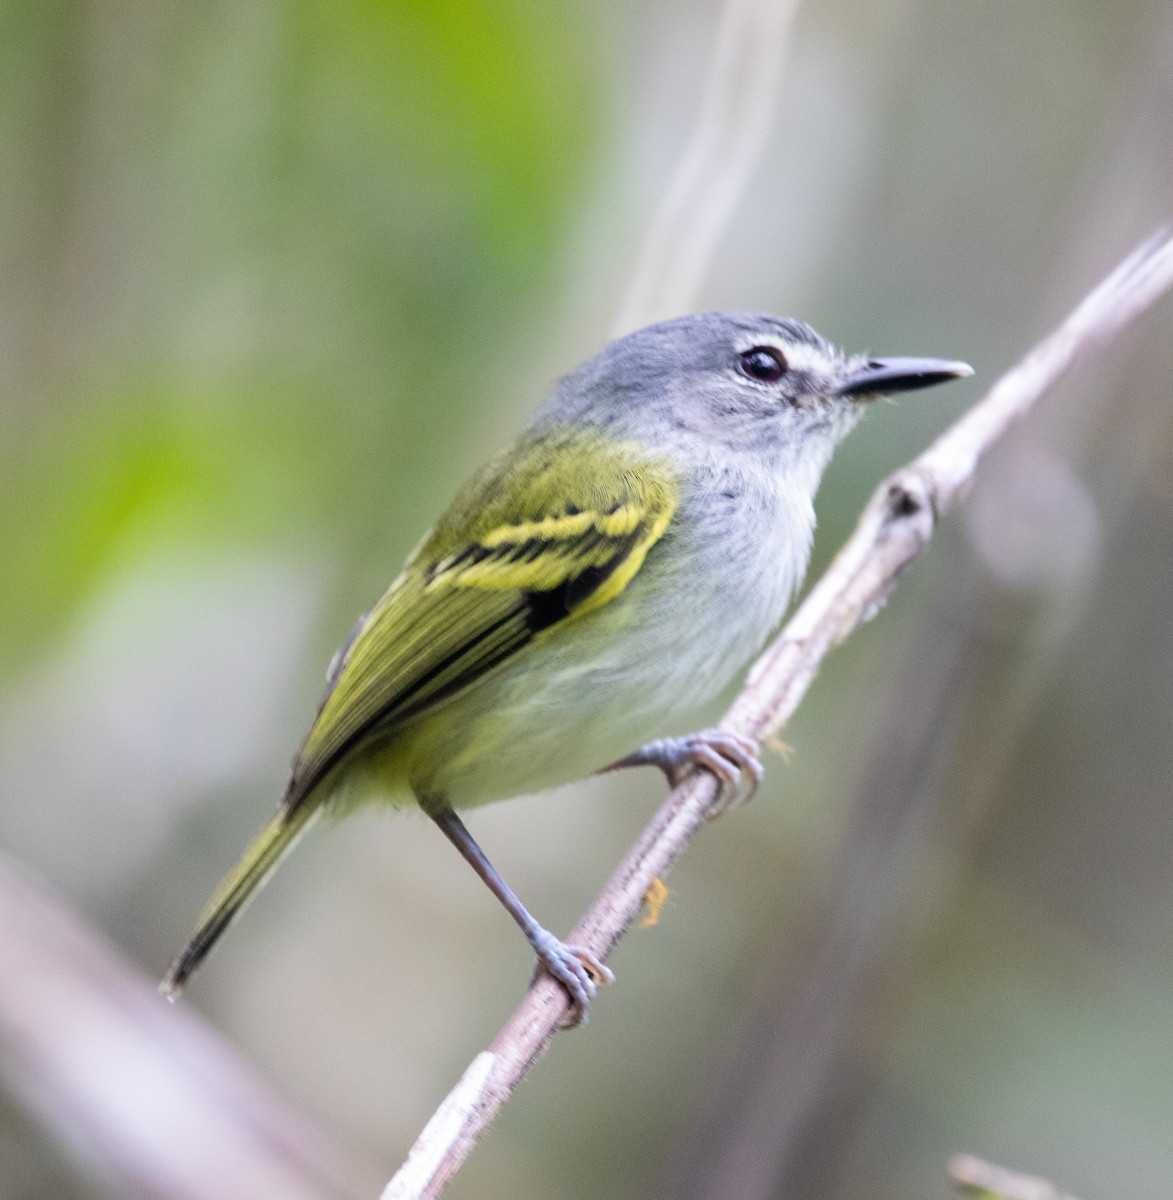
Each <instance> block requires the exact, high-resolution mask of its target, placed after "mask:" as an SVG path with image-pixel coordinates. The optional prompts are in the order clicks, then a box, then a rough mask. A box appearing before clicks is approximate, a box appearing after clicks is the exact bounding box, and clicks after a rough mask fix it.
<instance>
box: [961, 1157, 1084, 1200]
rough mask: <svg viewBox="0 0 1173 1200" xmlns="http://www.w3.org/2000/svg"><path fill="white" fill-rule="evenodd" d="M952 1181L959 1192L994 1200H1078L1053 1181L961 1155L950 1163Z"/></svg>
mask: <svg viewBox="0 0 1173 1200" xmlns="http://www.w3.org/2000/svg"><path fill="white" fill-rule="evenodd" d="M949 1178H950V1179H952V1180H953V1182H954V1184H956V1186H957V1190H958V1191H960V1192H964V1193H966V1194H967V1195H973V1194H975V1193H976V1194H977V1195H979V1196H988V1197H990V1198H991V1200H995V1198H1000V1200H1075V1197H1074V1196H1069V1195H1068V1194H1067V1193H1066V1192H1061V1191H1060V1190H1059V1189H1058V1188H1057V1187H1056V1186H1055V1185H1054V1184H1053V1183H1051V1182H1050V1180H1047V1179H1039V1178H1037V1177H1036V1176H1034V1175H1022V1174H1020V1173H1019V1172H1018V1171H1011V1170H1010V1169H1009V1168H1008V1167H999V1166H997V1165H996V1164H994V1163H990V1162H986V1161H985V1160H984V1159H980V1158H974V1157H973V1155H971V1154H958V1155H957V1156H956V1157H955V1158H953V1159H951V1160H950V1163H949Z"/></svg>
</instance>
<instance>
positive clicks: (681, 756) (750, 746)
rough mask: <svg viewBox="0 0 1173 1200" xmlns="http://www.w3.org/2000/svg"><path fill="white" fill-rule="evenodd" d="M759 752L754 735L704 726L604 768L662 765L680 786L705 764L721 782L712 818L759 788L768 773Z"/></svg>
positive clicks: (661, 740) (671, 781) (650, 745)
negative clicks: (688, 775) (690, 773)
mask: <svg viewBox="0 0 1173 1200" xmlns="http://www.w3.org/2000/svg"><path fill="white" fill-rule="evenodd" d="M759 753H760V747H759V746H758V744H757V742H756V741H754V740H753V738H748V737H743V736H742V735H741V734H740V733H729V732H727V731H726V730H724V729H702V730H701V731H700V732H699V733H690V734H687V735H685V736H684V737H674V738H659V739H657V740H656V741H654V742H648V744H647V745H646V746H641V747H640V748H639V749H638V750H636V751H635V752H634V753H632V754H628V755H627V756H626V757H625V758H621V759H618V760H617V761H616V762H613V763H611V764H610V765H609V766H606V767H604V768H603V770H604V771H617V770H619V769H620V768H621V767H643V766H649V767H659V768H660V770H661V771H663V772H664V774H665V775H666V776H667V777H668V784H669V786H670V787H676V785H677V784H678V783H680V782H681V781H682V780H683V779H684V777H685V776H686V775H687V774H688V773H689V772H690V771H692V770H695V769H696V768H697V767H702V768H704V769H705V770H706V771H709V772H711V773H712V774H713V775H715V776H716V777H717V783H718V784H719V785H720V787H719V789H718V791H717V798H716V799H715V800H714V801H713V803H712V804H711V805H710V806H709V811H708V814H707V815H708V817H709V819H710V820H712V819H713V818H714V817H719V816H720V815H721V814H722V813H723V812H725V810H726V809H729V808H735V807H736V806H737V805H739V804H744V803H745V802H746V801H747V800H749V799H751V798H752V797H753V794H754V793H755V792H756V791H757V790H758V784H759V783H761V781H762V776H763V775H764V774H765V768H764V767H763V766H762V761H761V759H760V758H759V757H758V755H759Z"/></svg>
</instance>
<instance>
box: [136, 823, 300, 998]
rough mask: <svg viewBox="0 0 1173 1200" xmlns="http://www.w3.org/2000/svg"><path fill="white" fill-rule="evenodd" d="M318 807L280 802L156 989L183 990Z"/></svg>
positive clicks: (171, 992)
mask: <svg viewBox="0 0 1173 1200" xmlns="http://www.w3.org/2000/svg"><path fill="white" fill-rule="evenodd" d="M319 811H320V808H319V806H318V805H316V804H306V803H302V804H299V805H297V806H296V807H295V808H292V809H290V808H287V807H286V806H284V805H282V807H281V811H280V812H279V813H278V814H277V815H276V816H275V817H274V818H273V820H272V821H271V822H270V823H269V824H268V826H267V827H266V828H265V830H264V831H263V832H262V833H261V835H260V836H259V837H258V838H257V839H256V840H255V841H254V842H253V843H252V845H251V846H249V848H248V849H247V850H246V851H245V853H244V857H243V858H242V859H241V860H240V862H238V863H237V864H236V866H235V867H234V868H233V869H232V871H231V872H229V874H228V875H227V876H225V878H224V880H223V882H222V883H221V884H220V886H219V887H218V888H217V889H216V892H215V895H213V896H212V898H211V900H209V901H208V904H207V907H206V908H205V909H204V911H203V912H202V913H201V914H200V919H199V922H198V923H197V925H196V929H195V932H194V933H193V934H192V936H191V940H190V941H189V942H188V943H187V945H186V946H185V947H184V948H183V950H182V951H181V952H180V953H179V954H178V955H177V956H176V958H175V961H174V962H173V963H172V964H171V967H170V969H169V970H168V972H167V974H166V975H165V976H164V977H163V982H162V983H160V984H159V991H161V992H162V993H163V995H164V996H166V997H167V998H168V999H169V1000H175V999H177V998H178V996H179V994H180V993H181V992H182V991H183V986H184V984H185V983H186V982H187V980H188V978H189V977H190V976H191V973H192V972H193V971H194V970H195V969H196V967H198V966H199V965H200V963H202V962H203V961H204V959H205V958H206V957H207V954H208V951H209V950H211V949H212V947H213V946H214V945H215V944H216V942H218V941H219V940H220V936H221V934H223V933H225V932H226V931H227V930H228V928H229V927H230V926H231V925H232V923H233V922H234V921H235V920H236V918H237V917H239V916H240V914H241V913H242V912H243V911H244V908H245V905H247V904H248V902H249V900H251V899H252V897H253V895H254V894H255V893H256V891H257V889H258V888H259V887H260V886H261V884H263V883H264V882H265V880H266V879H268V878H269V876H270V875H271V874H272V873H273V871H274V870H275V869H276V867H277V864H278V863H279V862H280V861H281V860H282V859H283V858H284V857H285V856H286V854H288V853H289V851H290V850H292V849H293V844H294V843H295V842H296V841H297V839H298V838H299V837H301V835H302V834H303V833H304V832H305V831H306V829H307V828H308V827H309V825H310V824H311V823H312V821H313V818H314V817H316V816H317V815H318V813H319Z"/></svg>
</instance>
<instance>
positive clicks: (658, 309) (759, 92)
mask: <svg viewBox="0 0 1173 1200" xmlns="http://www.w3.org/2000/svg"><path fill="white" fill-rule="evenodd" d="M797 8H798V0H729V3H728V4H727V5H726V7H725V11H724V13H723V15H722V17H721V28H720V31H719V33H718V35H717V53H716V56H715V57H714V59H713V67H712V73H711V74H710V76H709V82H708V86H707V89H706V92H705V100H704V106H703V108H702V109H701V116H700V120H699V122H698V123H697V127H696V130H695V132H694V133H693V135H692V140H691V141H690V142H689V144H688V147H687V149H686V150H685V152H684V156H683V157H682V158H681V160H680V165H679V167H677V169H676V175H675V176H674V178H673V180H672V182H671V184H670V185H669V186H668V190H667V191H666V192H665V194H664V198H663V200H662V201H661V204H660V208H659V211H658V212H657V213H656V216H655V217H654V219H653V221H652V227H651V229H650V230H649V232H648V235H647V237H646V238H645V240H644V244H643V248H642V250H641V251H640V256H639V260H638V262H637V263H636V267H635V273H634V275H633V276H632V280H631V285H630V287H629V288H628V290H627V295H626V297H625V298H624V301H623V304H622V305H621V306H620V313H619V318H618V320H617V321H616V323H615V334H616V336H618V335H619V334H622V333H628V332H630V331H631V330H632V329H637V328H639V327H640V326H641V325H648V324H650V323H651V322H653V321H660V320H663V319H664V318H665V317H672V316H676V315H678V314H679V313H682V312H686V311H688V309H690V308H691V307H692V305H693V301H694V299H695V296H696V292H697V289H698V288H699V287H700V283H701V280H702V279H703V278H704V274H705V271H706V270H707V269H708V265H709V262H710V260H711V259H712V257H713V251H714V249H715V248H716V245H717V242H718V240H719V239H720V237H721V235H722V234H723V233H724V232H725V229H726V228H727V227H728V224H729V218H730V217H731V216H732V214H733V209H734V207H735V206H736V204H737V202H738V200H739V199H740V198H741V196H742V194H743V192H744V191H745V188H746V185H747V184H748V183H749V180H750V178H751V177H752V175H753V173H754V171H755V170H756V169H757V165H758V162H759V161H760V159H761V155H762V150H763V148H764V147H765V144H766V135H767V134H768V133H769V130H770V125H771V123H772V121H773V117H774V101H775V97H776V95H777V91H778V81H779V79H780V77H781V74H782V59H783V56H784V51H785V48H786V39H787V33H788V32H789V29H790V23H791V20H792V19H793V17H794V13H795V11H796V10H797Z"/></svg>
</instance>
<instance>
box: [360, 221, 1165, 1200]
mask: <svg viewBox="0 0 1173 1200" xmlns="http://www.w3.org/2000/svg"><path fill="white" fill-rule="evenodd" d="M1170 287H1173V236H1170V235H1168V234H1167V233H1162V234H1161V235H1159V236H1158V237H1155V238H1153V239H1151V240H1150V241H1149V242H1147V243H1145V244H1144V245H1142V246H1141V247H1139V248H1138V249H1137V250H1136V251H1134V252H1133V253H1132V254H1131V255H1129V256H1128V258H1126V259H1125V260H1124V261H1123V262H1122V263H1121V264H1120V265H1119V266H1118V267H1117V268H1116V270H1115V271H1113V272H1112V273H1111V275H1109V276H1108V277H1107V278H1106V279H1105V280H1104V281H1103V282H1102V283H1101V284H1100V285H1099V286H1098V287H1096V288H1095V289H1094V290H1093V291H1092V292H1091V293H1089V294H1088V295H1087V297H1085V299H1084V300H1083V301H1082V302H1081V303H1080V304H1079V306H1078V307H1077V308H1076V309H1075V310H1074V311H1073V312H1072V313H1071V314H1070V315H1069V316H1068V317H1067V319H1066V320H1065V321H1064V322H1063V323H1062V324H1061V325H1060V326H1059V327H1058V328H1057V329H1056V330H1055V331H1054V332H1053V333H1052V334H1051V335H1050V336H1049V337H1047V338H1046V339H1044V340H1043V341H1042V342H1040V343H1039V344H1038V345H1036V346H1035V347H1034V348H1033V349H1032V350H1031V351H1030V352H1029V353H1028V354H1027V355H1026V356H1025V357H1024V358H1023V359H1022V360H1021V362H1019V363H1018V365H1017V366H1015V367H1014V368H1012V369H1011V370H1010V371H1009V372H1007V373H1006V374H1005V375H1004V376H1003V377H1002V378H1001V379H1000V380H999V381H998V382H997V383H996V384H995V385H994V387H993V388H992V389H991V390H990V392H989V393H988V394H987V395H986V396H985V397H984V399H983V400H982V401H981V402H980V403H978V404H976V405H975V406H974V407H973V408H971V409H970V410H969V411H968V412H967V413H966V414H965V415H964V416H963V417H962V418H961V419H960V420H959V421H957V422H956V423H955V424H954V425H953V426H952V427H951V428H950V429H948V430H947V431H946V432H945V433H944V434H943V435H942V436H941V437H940V438H938V439H937V441H936V442H934V443H933V445H931V446H930V447H929V448H928V449H927V450H926V451H925V452H924V453H923V454H921V455H919V456H918V457H917V458H916V459H914V460H913V461H912V462H911V463H909V464H908V465H907V466H906V467H904V468H902V469H901V470H899V471H897V472H896V473H895V474H893V475H892V476H890V477H889V478H888V479H887V480H885V481H884V483H882V484H881V485H880V487H879V488H878V489H877V490H876V492H875V494H874V495H873V497H872V499H871V501H870V502H869V504H868V506H867V507H866V508H865V510H864V513H863V515H862V517H861V519H860V522H859V525H858V527H857V529H856V531H855V533H854V535H853V536H852V537H851V539H850V540H849V541H848V542H847V544H846V545H845V546H844V547H843V549H842V550H841V551H840V552H839V554H838V556H837V557H836V559H835V560H834V562H833V563H832V564H831V566H830V568H829V569H828V571H827V572H826V574H825V575H824V576H823V578H822V579H821V580H820V581H819V582H818V584H817V585H816V586H815V587H814V588H813V589H812V591H811V592H810V594H809V595H808V596H807V598H806V600H805V601H804V603H803V604H802V606H801V607H800V608H799V609H798V611H797V612H796V613H795V615H794V616H793V617H792V618H791V620H790V622H789V623H788V624H787V626H786V628H785V629H784V630H783V631H782V633H781V634H780V635H779V637H778V638H777V640H776V641H775V642H774V643H773V644H772V645H771V646H770V647H769V648H768V649H767V651H766V652H765V653H764V654H763V655H762V656H761V658H759V659H758V661H757V662H756V663H755V664H754V666H753V668H752V669H751V670H750V673H749V680H748V683H747V686H746V688H745V690H744V691H743V692H742V693H741V694H740V695H739V696H738V698H737V699H736V700H735V701H734V703H733V705H732V706H731V708H730V709H729V711H728V713H727V714H726V715H725V718H724V719H723V721H722V722H721V724H722V726H723V727H724V728H727V729H729V730H731V731H734V732H738V733H742V734H748V735H750V736H753V737H756V738H759V739H764V738H767V737H769V736H770V735H772V734H775V733H777V732H778V731H779V730H781V729H782V727H783V726H784V725H785V723H786V722H787V721H788V720H789V718H790V716H791V715H792V714H793V712H794V711H795V709H796V708H797V707H798V705H799V703H800V702H801V700H802V698H803V696H804V695H805V694H806V691H807V689H808V688H809V687H810V685H811V683H812V682H813V680H814V677H815V675H816V673H817V671H818V668H819V666H820V664H821V663H822V660H823V659H824V658H825V657H826V655H827V654H828V653H829V652H830V650H831V649H832V648H833V647H835V646H837V645H839V644H840V643H841V642H842V641H843V640H844V639H845V638H846V637H847V636H848V635H849V634H850V633H851V632H852V630H854V629H855V628H856V627H857V626H858V625H860V624H861V623H862V622H864V621H866V620H867V619H868V618H869V617H871V616H872V615H874V613H875V612H876V611H877V610H878V609H879V608H880V607H881V606H882V605H883V604H884V602H885V600H886V599H887V597H888V595H889V593H890V592H891V590H892V589H893V587H894V586H895V584H896V582H897V580H898V578H899V576H900V573H901V572H902V571H903V569H904V568H905V567H906V566H907V565H908V563H909V562H911V561H912V559H913V558H915V557H916V555H917V554H919V553H920V552H921V550H923V549H924V547H925V546H926V545H927V543H928V541H929V539H930V538H931V537H932V534H933V530H934V527H935V525H936V522H937V519H938V517H939V516H940V515H941V514H942V513H943V512H944V511H945V510H946V509H947V508H948V507H949V506H950V505H951V504H952V503H953V501H954V500H956V499H957V497H958V496H959V495H960V494H961V493H962V492H963V491H964V490H965V488H966V487H967V485H968V484H969V483H970V481H971V480H972V478H973V475H974V472H975V470H976V468H977V465H978V463H979V462H980V461H981V459H982V458H983V457H984V455H985V454H986V453H987V452H988V451H989V450H990V448H991V447H992V446H993V445H994V444H995V443H997V441H998V440H999V439H1000V438H1001V437H1002V436H1003V435H1004V434H1005V433H1006V432H1007V431H1008V430H1009V429H1010V428H1011V427H1012V426H1013V425H1014V424H1016V423H1017V422H1018V421H1019V420H1021V419H1022V418H1023V417H1024V416H1025V415H1026V414H1027V413H1028V412H1029V411H1030V410H1031V409H1032V408H1033V407H1034V405H1035V404H1036V403H1037V402H1038V401H1039V399H1040V398H1041V397H1042V396H1043V395H1044V394H1045V393H1046V392H1047V390H1048V389H1049V388H1050V387H1051V386H1053V384H1054V383H1055V382H1056V381H1057V380H1058V379H1059V378H1060V377H1061V376H1062V375H1063V374H1064V373H1065V372H1066V371H1067V369H1068V368H1069V367H1070V366H1071V365H1072V364H1073V363H1074V362H1075V361H1076V359H1077V357H1078V356H1079V355H1080V354H1081V353H1082V352H1085V351H1086V350H1088V349H1090V348H1092V347H1094V346H1099V345H1103V344H1105V343H1107V342H1109V341H1111V340H1112V339H1113V338H1114V337H1115V336H1117V335H1118V334H1119V333H1120V332H1121V331H1122V330H1123V329H1124V328H1126V327H1127V326H1128V325H1129V324H1130V323H1131V322H1132V321H1133V320H1135V319H1136V318H1137V317H1138V316H1139V315H1140V314H1142V313H1143V312H1145V311H1146V310H1147V309H1148V308H1149V307H1151V306H1152V305H1153V304H1154V303H1155V302H1156V301H1157V299H1159V298H1160V297H1161V296H1162V295H1163V294H1164V293H1165V292H1166V291H1168V290H1169V289H1170ZM715 791H716V786H715V781H714V780H713V779H712V778H710V777H709V776H707V775H697V776H694V777H692V778H690V779H689V780H687V781H686V782H685V783H683V784H682V785H681V786H680V787H678V788H676V789H674V790H673V791H672V793H671V794H670V795H669V797H668V799H667V800H666V801H665V803H664V804H663V805H662V807H661V808H660V810H659V811H658V812H657V813H656V815H655V817H653V819H652V821H651V823H650V824H649V825H648V827H647V829H645V831H644V833H643V835H642V836H641V838H640V839H639V841H638V842H637V844H636V845H635V847H634V848H633V849H632V850H631V851H630V852H629V853H628V855H627V857H626V858H625V859H624V860H623V862H622V863H621V864H620V866H619V867H618V869H617V870H616V872H615V873H614V875H612V877H611V879H610V881H609V882H608V883H607V885H606V887H605V888H604V889H603V891H602V893H601V894H600V896H599V898H598V899H597V900H596V901H595V903H594V905H593V906H592V907H591V909H590V911H589V912H588V913H587V914H586V916H585V917H583V919H582V920H581V921H580V922H579V923H578V925H577V927H576V928H575V929H574V931H573V933H572V934H571V940H572V941H573V942H576V943H579V944H582V945H585V946H587V947H589V948H590V949H591V950H592V951H593V952H594V953H596V954H598V955H600V956H605V955H606V954H607V953H608V952H609V951H610V950H611V949H612V947H613V946H614V945H615V944H616V942H618V940H619V939H620V938H621V937H622V936H623V933H624V932H625V930H626V929H627V927H628V926H629V925H630V924H631V922H632V921H633V920H634V918H635V916H636V915H637V914H638V913H639V911H640V908H641V906H642V904H643V898H644V896H645V894H646V893H647V891H648V888H649V887H650V886H651V885H652V881H653V880H654V879H656V878H657V877H662V876H664V875H666V874H667V872H668V871H669V870H670V869H671V867H672V866H673V864H674V863H675V862H676V861H677V860H678V859H679V858H680V856H681V855H682V854H683V853H684V851H685V849H686V848H687V846H688V843H689V841H690V840H691V838H692V836H693V835H694V834H695V833H696V832H697V830H698V829H699V828H700V827H701V825H702V824H703V823H704V820H705V811H706V809H707V807H708V805H709V804H710V803H711V802H712V800H713V799H714V797H715ZM566 1007H567V998H566V995H565V993H564V992H563V990H562V989H561V988H560V987H559V986H558V985H557V984H556V983H554V982H553V981H552V980H548V979H543V980H540V981H539V982H538V983H537V984H536V985H535V986H534V988H533V989H532V990H531V991H530V993H529V995H528V996H527V997H526V999H525V1000H524V1001H523V1002H522V1004H521V1005H520V1006H519V1007H518V1009H517V1011H516V1012H515V1013H514V1014H513V1016H512V1017H511V1018H510V1020H509V1022H508V1023H507V1024H506V1025H505V1027H504V1028H503V1029H502V1031H501V1032H500V1034H498V1036H497V1038H496V1040H495V1041H494V1042H493V1044H492V1045H491V1046H490V1047H489V1049H488V1050H487V1051H484V1052H483V1053H482V1054H480V1055H478V1056H477V1058H476V1059H475V1060H474V1062H473V1064H472V1065H471V1066H470V1067H469V1069H468V1070H467V1071H466V1072H465V1075H464V1077H463V1078H462V1079H461V1081H460V1083H459V1084H458V1085H457V1087H456V1088H455V1089H454V1091H453V1092H452V1093H451V1094H450V1095H449V1097H448V1098H447V1099H446V1100H445V1101H444V1103H443V1104H442V1105H441V1107H440V1109H439V1110H438V1111H437V1113H436V1114H435V1116H434V1117H433V1118H432V1120H431V1121H430V1122H429V1123H428V1125H427V1127H426V1128H425V1129H424V1131H423V1133H422V1134H421V1135H420V1138H419V1140H418V1141H417V1142H416V1144H415V1146H414V1147H413V1148H412V1151H411V1153H410V1155H409V1156H408V1159H407V1161H406V1162H405V1163H404V1165H403V1167H402V1168H401V1169H400V1171H399V1172H398V1173H397V1175H396V1176H395V1178H394V1179H392V1180H391V1182H390V1183H389V1184H388V1186H387V1189H386V1191H385V1192H384V1200H406V1198H407V1197H412V1198H414V1197H435V1196H438V1195H439V1194H440V1192H441V1191H442V1189H443V1187H444V1185H445V1184H446V1182H447V1181H448V1180H449V1179H450V1178H451V1177H452V1176H453V1175H454V1174H455V1172H456V1171H457V1170H458V1168H459V1166H460V1164H461V1163H462V1162H463V1161H464V1159H465V1158H466V1157H467V1156H468V1154H469V1152H470V1151H471V1149H472V1146H473V1145H474V1144H475V1142H476V1140H477V1138H478V1137H479V1136H480V1135H481V1134H482V1133H483V1132H484V1130H485V1129H486V1128H487V1127H488V1125H489V1124H490V1123H491V1122H492V1120H493V1119H494V1117H495V1116H496V1114H497V1113H498V1112H499V1111H500V1109H501V1108H502V1106H503V1105H504V1104H505V1102H506V1101H507V1100H508V1098H509V1096H510V1095H511V1094H512V1092H513V1089H514V1088H515V1087H516V1086H517V1084H518V1082H520V1080H521V1078H522V1077H523V1075H524V1074H525V1073H526V1071H527V1070H528V1069H529V1067H530V1066H531V1065H532V1064H533V1063H534V1062H535V1061H536V1060H537V1058H538V1057H539V1056H540V1055H541V1054H542V1053H543V1052H544V1051H545V1049H546V1047H547V1046H548V1045H549V1041H550V1038H551V1036H552V1034H553V1032H554V1031H555V1029H556V1028H557V1027H558V1025H559V1022H560V1020H561V1019H562V1017H563V1016H564V1014H565V1011H566Z"/></svg>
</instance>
